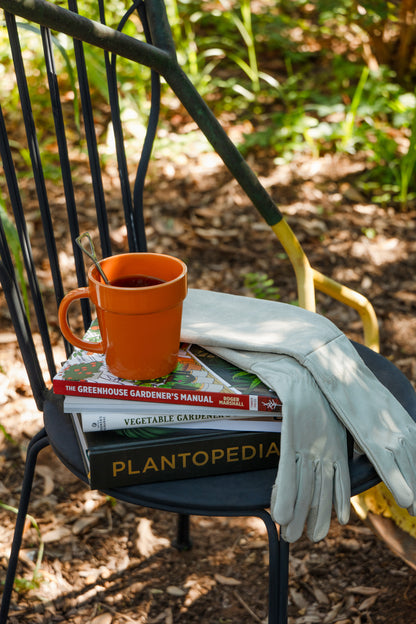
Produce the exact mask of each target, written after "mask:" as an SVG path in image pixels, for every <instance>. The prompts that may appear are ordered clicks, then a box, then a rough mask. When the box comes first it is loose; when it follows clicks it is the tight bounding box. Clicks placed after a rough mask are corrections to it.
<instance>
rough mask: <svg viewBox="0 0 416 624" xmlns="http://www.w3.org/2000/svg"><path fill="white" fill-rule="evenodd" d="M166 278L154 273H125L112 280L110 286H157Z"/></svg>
mask: <svg viewBox="0 0 416 624" xmlns="http://www.w3.org/2000/svg"><path fill="white" fill-rule="evenodd" d="M164 282H165V280H162V279H159V278H158V277H153V276H152V275H123V276H122V277H116V279H113V280H111V281H110V286H118V287H119V288H145V287H146V286H157V285H158V284H163V283H164Z"/></svg>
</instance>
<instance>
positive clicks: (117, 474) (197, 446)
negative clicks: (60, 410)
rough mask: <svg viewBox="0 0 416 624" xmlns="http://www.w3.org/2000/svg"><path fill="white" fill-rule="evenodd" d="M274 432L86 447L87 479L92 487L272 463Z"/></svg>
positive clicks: (271, 465)
mask: <svg viewBox="0 0 416 624" xmlns="http://www.w3.org/2000/svg"><path fill="white" fill-rule="evenodd" d="M279 444H280V436H278V435H276V434H270V433H264V434H260V433H256V434H252V435H249V434H246V435H244V436H240V437H238V438H236V436H235V435H233V436H224V437H223V438H220V439H218V438H217V439H208V440H203V441H201V440H199V441H196V440H192V441H191V440H190V441H186V440H183V439H182V440H181V441H180V442H179V443H175V442H174V441H170V443H169V444H168V445H166V444H161V445H152V446H148V447H146V445H143V444H142V445H140V446H138V447H137V448H134V449H133V448H131V445H130V448H126V449H122V448H118V449H114V450H111V449H106V450H102V451H101V452H100V451H99V450H97V449H96V450H91V449H90V452H89V462H90V484H91V487H92V488H95V489H107V488H113V487H122V486H126V485H139V484H143V483H156V482H158V481H170V480H172V479H188V478H195V477H202V476H211V475H218V474H227V473H231V472H246V471H251V470H261V469H266V468H277V465H278V462H279V454H280V449H279Z"/></svg>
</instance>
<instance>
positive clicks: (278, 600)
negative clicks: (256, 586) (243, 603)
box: [256, 511, 289, 624]
mask: <svg viewBox="0 0 416 624" xmlns="http://www.w3.org/2000/svg"><path fill="white" fill-rule="evenodd" d="M256 515H257V517H258V518H261V519H262V520H263V522H264V524H265V525H266V529H267V534H268V540H269V618H268V622H269V624H287V602H288V589H289V544H288V543H287V542H285V541H284V540H283V539H281V538H280V537H279V534H278V532H277V528H276V524H275V523H274V521H273V520H272V517H271V516H270V514H269V513H268V512H267V511H259V512H258V513H257V514H256Z"/></svg>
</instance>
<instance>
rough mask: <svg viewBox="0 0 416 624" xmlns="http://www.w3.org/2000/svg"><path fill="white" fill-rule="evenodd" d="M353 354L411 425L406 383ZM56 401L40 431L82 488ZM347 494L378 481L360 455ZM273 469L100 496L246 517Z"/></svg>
mask: <svg viewBox="0 0 416 624" xmlns="http://www.w3.org/2000/svg"><path fill="white" fill-rule="evenodd" d="M353 344H354V346H355V348H356V349H357V351H358V353H359V354H360V356H361V357H362V359H363V360H364V362H365V363H366V364H367V366H368V367H369V368H370V369H371V370H372V371H373V373H374V374H375V375H376V377H377V378H378V379H379V380H380V381H381V382H382V383H383V384H384V385H385V386H386V387H387V388H388V389H389V390H390V392H392V394H393V395H394V396H395V397H396V398H397V399H398V401H400V403H401V404H402V405H403V407H404V408H405V409H406V410H407V411H408V412H409V414H410V415H411V417H412V418H413V419H414V420H416V393H415V392H414V390H413V387H412V385H411V384H410V382H409V381H408V380H407V378H406V377H405V376H404V375H403V374H402V373H401V372H400V371H399V369H398V368H397V367H396V366H395V365H394V364H392V363H391V362H390V361H389V360H387V359H386V358H384V357H382V356H381V355H379V354H378V353H375V352H374V351H372V350H370V349H368V348H367V347H365V346H363V345H360V344H358V343H353ZM62 403H63V402H62V397H58V396H54V395H53V394H51V395H50V397H49V398H48V399H47V400H46V403H45V410H44V420H45V428H46V431H47V434H48V438H49V441H50V443H51V445H52V447H53V449H54V451H55V453H56V454H57V456H58V457H59V458H60V460H61V461H62V462H63V463H64V464H65V465H66V466H67V468H68V469H69V470H70V471H71V472H73V473H74V474H75V475H76V476H77V477H79V478H80V479H81V480H82V481H84V482H86V483H88V479H87V475H86V472H85V468H84V464H83V461H82V457H81V453H80V450H79V447H78V442H77V439H76V435H75V432H74V430H73V427H72V422H71V417H70V415H68V414H64V413H63V409H62ZM350 475H351V488H352V494H353V495H355V494H359V493H360V492H363V491H365V490H367V489H368V488H370V487H372V486H374V485H376V484H377V483H379V481H380V479H379V477H378V475H377V473H376V472H375V470H374V468H373V467H372V465H371V464H370V462H369V461H368V460H367V458H366V457H365V456H364V455H358V454H357V453H354V454H353V456H352V457H351V459H350ZM275 477H276V470H275V469H268V470H256V471H252V472H244V473H237V474H227V475H220V476H214V477H200V478H197V479H183V480H177V481H168V482H161V483H151V484H143V485H137V486H126V487H121V488H117V489H109V490H105V493H107V494H109V495H111V496H113V497H115V498H117V499H120V500H124V501H126V502H129V503H133V504H136V505H137V504H139V505H142V506H147V507H152V508H156V509H163V510H165V511H172V512H177V513H187V514H191V515H234V514H236V515H237V514H239V513H240V512H242V513H243V515H246V514H247V513H249V512H250V511H251V510H252V511H254V510H258V509H264V508H267V507H268V506H269V501H270V495H271V488H272V486H273V483H274V480H275Z"/></svg>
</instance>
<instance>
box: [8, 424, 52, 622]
mask: <svg viewBox="0 0 416 624" xmlns="http://www.w3.org/2000/svg"><path fill="white" fill-rule="evenodd" d="M48 444H49V440H48V436H47V434H46V431H45V429H42V430H41V431H40V432H39V433H38V434H36V435H35V436H34V437H33V438H32V440H31V441H30V443H29V446H28V449H27V455H26V464H25V472H24V476H23V483H22V490H21V494H20V502H19V509H18V512H17V517H16V523H15V528H14V536H13V542H12V547H11V551H10V557H9V564H8V566H7V574H6V580H5V583H4V591H3V598H2V601H1V609H0V624H6V622H7V616H8V613H9V608H10V600H11V595H12V591H13V584H14V578H15V575H16V568H17V563H18V559H19V552H20V547H21V544H22V536H23V530H24V526H25V520H26V514H27V509H28V506H29V499H30V494H31V491H32V484H33V477H34V473H35V466H36V460H37V456H38V453H39V451H41V450H42V449H43V448H45V446H47V445H48Z"/></svg>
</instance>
